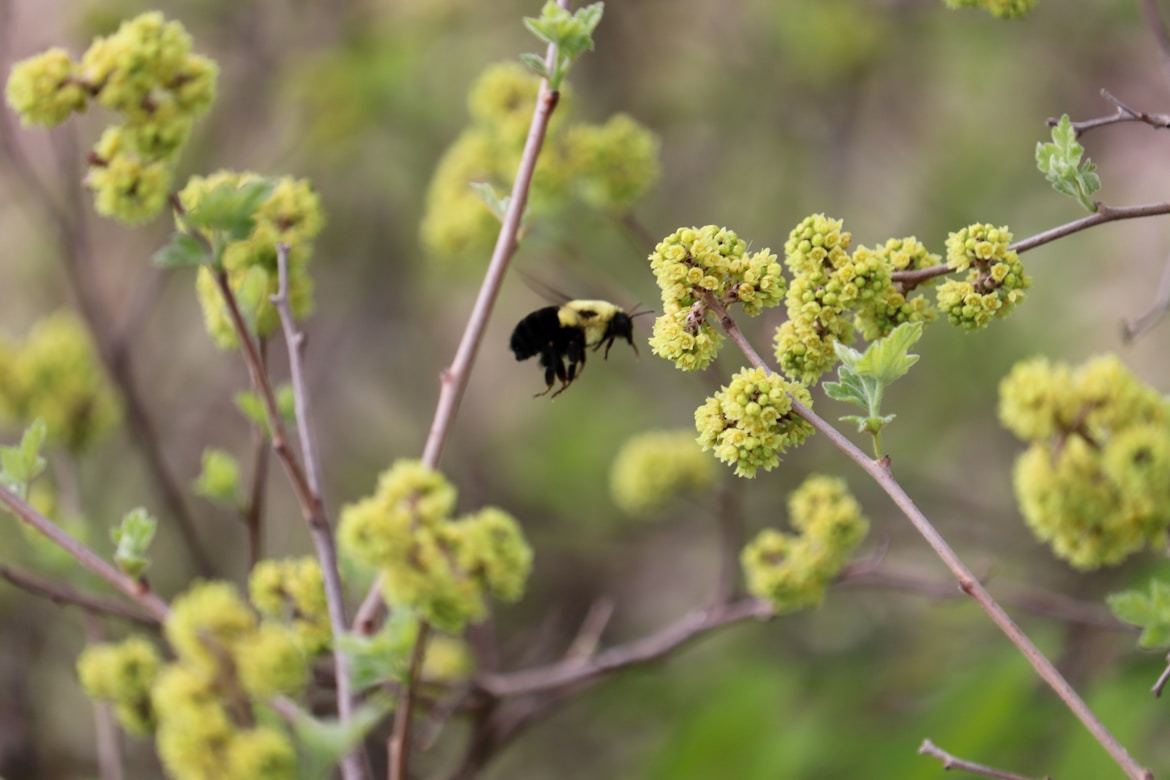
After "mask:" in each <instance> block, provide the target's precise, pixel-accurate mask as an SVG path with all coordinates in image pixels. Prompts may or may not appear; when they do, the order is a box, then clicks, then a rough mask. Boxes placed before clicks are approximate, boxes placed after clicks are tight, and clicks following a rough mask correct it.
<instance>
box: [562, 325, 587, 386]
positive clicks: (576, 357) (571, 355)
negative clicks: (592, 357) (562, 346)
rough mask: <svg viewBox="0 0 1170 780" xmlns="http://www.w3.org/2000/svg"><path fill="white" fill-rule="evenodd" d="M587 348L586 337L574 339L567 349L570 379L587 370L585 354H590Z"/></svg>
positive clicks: (566, 355)
mask: <svg viewBox="0 0 1170 780" xmlns="http://www.w3.org/2000/svg"><path fill="white" fill-rule="evenodd" d="M588 354H589V353H588V351H587V350H586V349H585V337H584V336H581V337H580V338H577V339H574V340H573V341H570V342H569V348H568V349H567V350H566V351H565V357H566V358H567V359H568V361H569V381H570V382H572V381H573V380H574V379H576V378H577V377H579V376H581V373H582V372H583V371H584V370H585V356H586V355H588Z"/></svg>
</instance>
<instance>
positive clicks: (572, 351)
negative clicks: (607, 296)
mask: <svg viewBox="0 0 1170 780" xmlns="http://www.w3.org/2000/svg"><path fill="white" fill-rule="evenodd" d="M635 308H637V307H635ZM649 313H650V312H649V311H628V312H627V311H622V310H621V309H619V308H618V307H617V306H615V305H613V304H612V303H610V302H609V301H569V300H567V301H565V302H564V303H562V304H561V305H559V306H545V307H544V308H543V309H537V310H536V311H534V312H532V313H531V314H529V315H528V316H527V317H525V318H524V319H522V320H520V322H518V323H517V324H516V328H515V329H514V330H513V331H512V340H511V343H510V346H511V348H512V353H513V354H515V355H516V360H528V358H530V357H532V356H533V355H540V366H541V368H543V369H544V382H545V384H546V385H548V387H546V388H545V389H544V392H541V393H537V394H536V397H539V396H542V395H545V394H546V393H548V391H550V390H552V389H553V382H554V380H560V383H561V386H560V388H559V389H558V390H557V391H556V392H555V393H553V394H552V397H553V398H556V397H557V396H558V395H560V394H561V393H563V392H565V390H567V389H568V387H569V385H571V384H573V380H574V379H576V378H577V377H579V376H580V375H581V372H582V371H584V370H585V355H586V349H587V348H589V347H593V351H594V352H596V351H597V350H599V349H601V345H602V344H604V345H605V354H604V357H605V358H606V359H609V348H610V347H612V346H613V343H614V342H615V341H617V340H618V339H625V340H626V341H627V342H629V345H630V346H631V347H633V349H634V354H635V355H637V354H638V347H637V346H636V345H635V344H634V322H633V321H634V317H637V316H638V315H640V314H649Z"/></svg>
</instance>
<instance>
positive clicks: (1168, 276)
mask: <svg viewBox="0 0 1170 780" xmlns="http://www.w3.org/2000/svg"><path fill="white" fill-rule="evenodd" d="M1168 308H1170V257H1167V258H1166V260H1165V261H1163V265H1162V278H1161V279H1160V280H1159V281H1158V290H1157V292H1155V293H1154V301H1153V303H1151V304H1150V308H1148V309H1146V310H1145V311H1144V312H1143V313H1142V314H1141V315H1139V316H1138V317H1137V318H1136V319H1133V320H1122V322H1121V338H1122V340H1123V341H1124V342H1125V343H1126V344H1132V343H1133V342H1134V341H1135V340H1136V339H1138V338H1139V337H1140V336H1142V335H1143V334H1145V333H1146V332H1147V331H1149V330H1150V329H1151V328H1153V327H1154V326H1155V325H1157V324H1158V323H1159V322H1160V321H1161V320H1162V318H1163V317H1164V316H1166V310H1167V309H1168Z"/></svg>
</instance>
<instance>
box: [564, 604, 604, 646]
mask: <svg viewBox="0 0 1170 780" xmlns="http://www.w3.org/2000/svg"><path fill="white" fill-rule="evenodd" d="M613 611H614V603H613V599H611V598H609V597H608V596H602V597H601V598H599V599H597V600H596V601H594V602H593V603H592V604H590V605H589V611H588V612H586V613H585V619H584V620H582V621H581V627H580V628H579V629H577V636H576V637H574V638H573V641H572V643H571V644H570V645H569V649H568V650H566V651H565V658H566V659H569V658H576V659H578V660H581V661H584V660H585V659H587V658H589V657H590V656H592V655H594V654H595V653H596V652H597V647H598V645H599V644H600V643H601V635H602V634H603V633H604V632H605V628H606V626H608V625H609V621H610V619H611V618H613Z"/></svg>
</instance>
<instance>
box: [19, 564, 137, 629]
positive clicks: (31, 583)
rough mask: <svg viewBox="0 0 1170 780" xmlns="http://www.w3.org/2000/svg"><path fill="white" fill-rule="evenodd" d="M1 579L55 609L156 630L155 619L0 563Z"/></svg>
mask: <svg viewBox="0 0 1170 780" xmlns="http://www.w3.org/2000/svg"><path fill="white" fill-rule="evenodd" d="M0 579H4V580H7V581H8V582H10V583H12V584H13V585H15V586H16V587H18V588H20V589H21V590H24V591H27V592H29V593H32V594H34V595H37V596H43V597H45V598H47V599H48V600H49V601H51V602H53V603H54V604H56V605H58V606H72V607H80V608H81V609H83V610H85V611H86V612H92V613H94V614H97V615H107V616H109V617H115V618H118V619H120V620H129V621H130V622H132V623H137V624H138V625H140V626H145V627H147V628H158V623H159V621H158V619H157V618H155V617H153V616H151V615H148V614H146V613H145V612H143V611H141V610H139V609H136V608H134V607H131V606H128V605H126V604H123V603H122V602H121V601H115V600H114V599H108V598H105V597H103V596H98V595H95V594H92V593H84V592H82V591H79V590H77V589H75V588H73V587H71V586H69V585H66V584H65V583H63V582H56V581H54V580H50V579H46V578H44V577H38V576H37V575H35V574H29V573H28V572H23V571H20V570H18V569H14V568H12V567H11V566H6V565H4V564H2V563H0Z"/></svg>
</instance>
